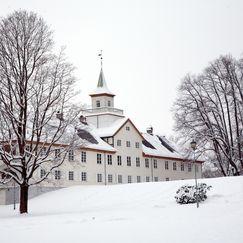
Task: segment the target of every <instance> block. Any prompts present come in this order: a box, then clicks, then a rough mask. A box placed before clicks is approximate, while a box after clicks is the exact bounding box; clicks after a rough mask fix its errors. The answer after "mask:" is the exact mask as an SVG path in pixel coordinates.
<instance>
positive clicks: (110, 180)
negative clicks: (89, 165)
mask: <svg viewBox="0 0 243 243" xmlns="http://www.w3.org/2000/svg"><path fill="white" fill-rule="evenodd" d="M112 181H113V178H112V175H111V174H108V183H112Z"/></svg>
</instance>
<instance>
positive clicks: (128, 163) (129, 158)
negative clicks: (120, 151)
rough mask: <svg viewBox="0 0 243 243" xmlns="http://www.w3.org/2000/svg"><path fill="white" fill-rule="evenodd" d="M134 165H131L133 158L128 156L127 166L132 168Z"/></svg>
mask: <svg viewBox="0 0 243 243" xmlns="http://www.w3.org/2000/svg"><path fill="white" fill-rule="evenodd" d="M131 165H132V163H131V157H130V156H127V166H131Z"/></svg>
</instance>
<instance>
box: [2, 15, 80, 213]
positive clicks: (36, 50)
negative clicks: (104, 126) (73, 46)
mask: <svg viewBox="0 0 243 243" xmlns="http://www.w3.org/2000/svg"><path fill="white" fill-rule="evenodd" d="M52 49H53V40H52V32H51V31H50V29H49V27H48V26H47V25H46V23H45V22H44V20H43V19H42V18H41V17H39V16H37V15H36V14H35V13H33V12H27V11H15V12H14V13H13V14H10V15H9V16H7V17H6V18H3V19H1V21H0V141H1V147H0V156H1V157H0V159H1V161H0V163H1V166H0V174H1V178H0V180H1V182H2V183H7V182H8V181H10V180H14V181H15V182H16V183H18V184H19V186H20V213H26V212H28V189H29V186H31V185H33V184H37V183H40V182H41V181H43V180H44V179H45V178H46V177H47V176H48V175H49V174H50V173H51V171H52V170H53V169H54V168H57V167H58V166H60V164H62V163H63V160H64V159H65V156H66V153H67V151H68V150H69V149H70V147H72V146H74V143H75V132H74V130H75V129H74V125H73V126H72V124H73V123H74V121H75V119H76V117H77V116H78V114H79V110H78V109H77V107H76V106H75V105H73V104H72V101H73V100H72V99H73V97H74V95H75V92H74V83H75V78H74V76H73V66H72V65H71V64H69V63H68V62H67V61H66V60H65V57H64V53H63V51H61V52H60V54H58V55H54V54H53V52H52ZM40 168H43V169H44V170H45V172H46V173H45V175H44V176H43V177H42V178H38V177H36V176H35V175H36V172H37V171H38V170H40Z"/></svg>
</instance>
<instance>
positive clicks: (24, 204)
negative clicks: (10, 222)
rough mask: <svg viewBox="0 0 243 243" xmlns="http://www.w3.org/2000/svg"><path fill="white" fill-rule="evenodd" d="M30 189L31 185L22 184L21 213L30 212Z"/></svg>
mask: <svg viewBox="0 0 243 243" xmlns="http://www.w3.org/2000/svg"><path fill="white" fill-rule="evenodd" d="M28 191H29V185H21V186H20V204H19V212H20V213H21V214H22V213H28Z"/></svg>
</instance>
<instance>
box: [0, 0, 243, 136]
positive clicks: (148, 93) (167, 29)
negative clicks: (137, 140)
mask: <svg viewBox="0 0 243 243" xmlns="http://www.w3.org/2000/svg"><path fill="white" fill-rule="evenodd" d="M16 9H26V10H32V11H34V12H37V13H38V14H39V15H41V16H42V17H43V18H44V19H45V21H46V22H47V24H48V25H50V26H51V28H52V29H53V30H54V39H55V42H56V44H57V46H59V47H60V46H63V45H65V46H66V47H67V49H66V54H67V56H68V59H69V61H70V62H72V63H73V64H74V65H75V66H76V67H77V70H76V76H77V78H78V85H79V87H80V89H81V91H82V92H81V93H80V95H79V100H80V103H88V104H90V98H89V96H88V94H89V93H90V92H92V91H93V90H94V89H95V86H96V84H97V81H98V76H99V71H100V62H99V59H98V53H99V50H100V49H102V50H103V53H104V74H105V78H106V81H107V84H108V87H109V89H110V90H111V91H112V92H113V93H115V94H116V95H117V96H116V97H115V106H116V107H117V108H121V109H124V110H125V115H126V116H128V117H130V118H131V119H132V121H133V122H134V123H135V125H137V127H138V128H139V129H140V130H142V131H144V130H145V129H146V127H148V126H150V125H152V126H153V127H154V129H155V132H156V133H160V134H166V135H169V134H172V126H173V119H172V114H171V112H170V110H171V106H172V104H173V102H174V100H175V98H176V89H177V87H178V85H179V83H180V80H181V78H182V77H183V76H184V75H185V74H186V73H188V72H190V73H198V72H200V71H201V70H202V69H203V68H204V67H205V66H206V65H207V64H208V62H210V61H212V60H214V59H215V58H217V57H218V56H219V55H221V54H228V53H231V54H232V55H233V56H235V57H237V58H239V57H240V56H241V54H242V51H243V45H242V44H243V32H242V25H243V1H241V0H185V1H183V0H174V1H173V0H168V1H165V0H160V1H159V0H158V1H156V0H148V1H146V0H138V1H135V0H113V1H112V0H87V1H84V0H77V1H74V0H68V1H67V0H66V1H64V0H56V1H52V0H41V1H34V0H22V1H21V0H15V1H14V0H8V1H6V0H0V15H1V16H6V15H7V14H8V13H11V12H12V11H13V10H16Z"/></svg>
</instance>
